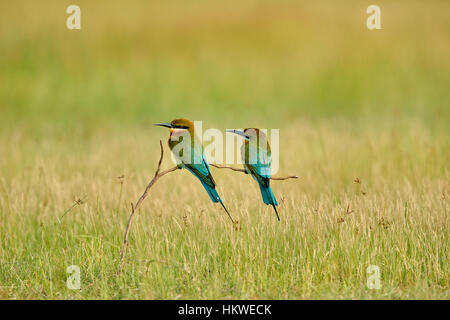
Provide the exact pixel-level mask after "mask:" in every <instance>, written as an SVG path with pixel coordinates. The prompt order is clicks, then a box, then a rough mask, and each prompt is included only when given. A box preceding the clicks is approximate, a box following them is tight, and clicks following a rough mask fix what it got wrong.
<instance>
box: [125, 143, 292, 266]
mask: <svg viewBox="0 0 450 320" xmlns="http://www.w3.org/2000/svg"><path fill="white" fill-rule="evenodd" d="M159 146H160V148H161V156H160V158H159V162H158V168H157V169H156V172H155V175H154V176H153V179H152V180H151V181H150V182H149V184H148V185H147V187H146V188H145V190H144V193H143V194H142V195H141V197H140V198H139V199H138V201H137V202H136V205H133V203H131V213H130V217H129V218H128V223H127V228H126V230H125V235H124V237H123V244H122V250H121V251H120V262H119V268H118V270H117V274H118V275H119V274H120V273H121V272H122V269H123V265H124V262H125V256H126V254H127V248H128V234H129V233H130V228H131V222H132V221H133V216H134V214H135V213H136V211H137V209H138V208H139V206H140V205H141V203H142V202H143V201H144V199H145V198H146V197H147V195H148V192H149V191H150V188H151V187H152V186H153V185H154V184H155V183H156V181H158V179H159V178H161V177H162V176H164V175H166V174H168V173H171V172H173V171H176V170H177V169H179V167H178V166H175V167H173V168H170V169H167V170H165V171H162V172H159V171H160V169H161V163H162V160H163V158H164V148H163V145H162V141H161V140H160V141H159ZM211 166H213V167H215V168H218V169H230V170H233V171H237V172H243V173H246V172H245V170H244V169H238V168H233V167H230V166H225V165H219V164H211ZM270 179H272V180H287V179H298V177H297V176H288V177H271V178H270Z"/></svg>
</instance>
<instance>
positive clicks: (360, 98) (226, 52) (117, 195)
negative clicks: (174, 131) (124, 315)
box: [0, 0, 450, 299]
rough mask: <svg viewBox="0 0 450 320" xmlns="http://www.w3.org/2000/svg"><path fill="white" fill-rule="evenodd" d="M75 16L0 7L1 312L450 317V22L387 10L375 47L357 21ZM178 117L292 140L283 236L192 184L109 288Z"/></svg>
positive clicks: (419, 4)
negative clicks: (448, 305)
mask: <svg viewBox="0 0 450 320" xmlns="http://www.w3.org/2000/svg"><path fill="white" fill-rule="evenodd" d="M76 2H77V4H79V5H80V7H81V15H82V29H81V30H72V31H69V30H67V29H66V27H65V20H66V18H67V16H68V15H67V14H66V13H65V11H66V7H67V6H68V5H69V4H72V3H73V2H72V1H58V2H51V1H40V2H39V4H38V3H34V2H33V3H31V2H30V1H22V0H20V1H2V2H0V298H1V299H141V298H145V299H183V298H185V299H212V298H213V299H218V298H226V299H228V298H230V299H239V298H240V299H266V298H273V299H312V298H314V299H326V298H331V299H449V298H450V296H449V295H450V282H449V280H450V279H449V278H450V270H449V269H450V268H449V260H450V259H449V258H450V256H449V255H450V252H449V243H450V242H449V240H450V239H449V235H450V232H449V218H450V215H449V212H450V200H449V199H450V171H449V163H450V91H449V88H450V59H449V57H450V42H449V41H448V40H449V39H450V3H449V2H448V1H437V0H436V1H428V2H424V1H400V0H399V1H385V0H380V1H378V3H377V4H379V5H380V7H381V15H382V27H383V29H382V30H376V31H369V30H368V29H367V28H366V22H365V19H366V17H367V15H366V13H365V10H366V7H367V6H368V5H369V4H372V3H365V2H364V1H343V2H340V3H339V4H337V3H336V2H335V1H331V0H330V1H316V2H314V3H310V2H302V1H287V0H283V1H256V0H255V1H251V0H244V1H233V2H223V1H192V2H191V3H189V2H187V1H170V2H168V1H151V2H149V1H136V2H134V3H133V4H131V3H128V2H124V1H123V2H114V3H111V2H106V1H95V2H93V1H87V0H81V1H76ZM178 117H186V118H190V119H193V120H203V121H204V123H203V126H204V129H206V128H208V127H215V128H219V129H221V130H225V129H226V128H239V127H249V126H250V127H253V126H255V127H261V128H279V129H280V140H281V144H280V171H279V173H278V174H279V175H288V174H296V175H298V176H299V179H298V180H287V181H273V182H272V187H273V190H274V193H275V195H276V196H277V198H278V200H279V202H280V206H279V212H280V216H281V222H278V221H277V220H276V218H275V215H274V213H273V211H272V209H271V208H269V207H266V206H265V205H263V204H262V201H261V198H260V194H259V190H258V187H257V185H256V184H255V183H254V182H253V181H251V179H250V178H249V177H248V176H246V175H243V174H241V173H237V172H231V171H228V170H219V169H214V168H213V169H212V170H213V175H214V177H215V180H216V182H217V183H218V191H219V193H220V194H221V196H222V199H223V200H224V202H225V204H226V205H227V206H228V208H229V210H230V211H231V213H232V215H233V216H234V217H235V218H236V219H237V220H238V221H239V224H238V225H237V226H232V225H231V223H230V222H229V220H228V219H227V217H226V215H225V214H224V212H223V211H222V210H221V208H220V207H219V206H218V205H214V204H213V203H211V202H210V201H209V199H208V196H207V194H206V192H205V191H204V190H203V189H202V187H201V185H200V183H198V181H197V180H196V179H195V178H194V177H193V176H191V175H190V174H189V173H187V172H184V170H183V171H177V172H175V173H171V174H169V175H167V176H165V177H163V178H161V180H159V181H158V182H157V184H156V185H155V186H154V188H153V189H152V190H151V193H150V195H149V197H148V198H147V199H146V200H145V202H144V203H143V205H142V207H141V210H140V211H139V213H138V214H137V215H136V217H135V220H134V222H133V226H132V229H131V233H130V239H129V241H130V243H129V248H128V249H129V251H128V255H127V260H126V264H125V266H124V270H123V272H122V273H121V274H120V275H119V276H117V275H116V271H117V267H118V263H119V253H120V248H121V245H122V241H123V234H124V231H125V227H126V223H127V219H128V215H129V211H130V210H129V208H130V202H135V201H136V200H137V198H138V197H139V196H140V194H141V193H142V191H143V189H144V188H145V186H146V184H147V182H148V181H149V180H150V178H151V177H152V176H153V173H154V171H155V169H156V166H157V161H158V159H159V146H158V144H159V140H160V139H162V140H163V141H165V140H166V139H167V137H168V132H166V130H164V129H161V128H156V127H153V126H152V125H151V124H152V123H154V122H167V121H170V120H172V119H174V118H178ZM164 146H166V144H165V143H164ZM166 151H167V149H166ZM171 166H172V163H171V162H170V161H169V158H168V157H166V159H165V161H164V163H163V167H164V168H169V167H171ZM120 176H123V178H120V179H119V178H118V177H120ZM78 199H82V200H83V201H82V202H79V203H78V204H77V203H76V202H75V201H76V200H78ZM70 265H77V266H79V267H80V270H81V290H70V289H68V288H67V287H66V279H67V277H68V276H69V275H68V274H67V273H66V268H67V267H68V266H70ZM370 265H376V266H378V267H379V268H380V272H381V289H379V290H371V289H368V287H367V286H366V282H367V279H368V276H369V275H368V274H367V273H366V269H367V267H368V266H370Z"/></svg>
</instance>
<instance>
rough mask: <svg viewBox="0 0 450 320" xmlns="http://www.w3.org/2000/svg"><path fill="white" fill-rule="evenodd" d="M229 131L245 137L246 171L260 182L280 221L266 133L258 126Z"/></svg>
mask: <svg viewBox="0 0 450 320" xmlns="http://www.w3.org/2000/svg"><path fill="white" fill-rule="evenodd" d="M227 131H228V132H232V133H235V134H238V135H240V136H242V137H243V138H244V139H245V140H244V143H243V144H242V147H241V156H242V160H243V162H244V169H245V172H246V173H249V174H251V176H252V177H253V179H255V180H256V182H258V184H259V188H260V190H261V195H262V198H263V201H264V203H265V204H267V205H271V206H272V207H273V209H274V210H275V213H276V215H277V218H278V221H280V216H279V215H278V211H277V208H276V206H277V205H278V202H277V199H275V196H274V194H273V192H272V189H271V188H270V169H271V165H272V157H271V151H270V145H269V142H268V141H267V137H266V135H265V134H264V132H262V131H261V130H259V129H257V128H247V129H245V130H244V131H239V130H227Z"/></svg>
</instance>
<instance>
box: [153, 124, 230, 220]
mask: <svg viewBox="0 0 450 320" xmlns="http://www.w3.org/2000/svg"><path fill="white" fill-rule="evenodd" d="M154 125H155V126H162V127H166V128H169V131H170V135H169V140H168V144H169V148H170V150H171V151H172V153H173V155H174V156H175V159H176V160H177V163H178V167H179V168H181V169H187V170H188V171H189V172H191V173H192V174H193V175H194V176H195V177H196V178H197V179H198V180H200V182H201V184H202V185H203V187H204V188H205V190H206V192H208V195H209V197H210V198H211V201H212V202H214V203H217V202H219V203H220V204H221V205H222V207H223V208H224V210H225V212H226V213H227V214H228V217H229V218H230V219H231V222H233V223H234V220H233V218H232V217H231V215H230V213H229V212H228V210H227V208H226V207H225V205H224V204H223V202H222V199H221V198H220V196H219V194H218V193H217V190H216V182H215V181H214V178H213V177H212V174H211V169H210V167H209V164H208V161H207V159H206V157H205V153H204V148H203V145H202V143H201V141H200V139H199V138H198V137H197V136H196V134H195V130H194V123H193V122H192V121H191V120H188V119H175V120H173V121H171V122H170V123H155V124H154Z"/></svg>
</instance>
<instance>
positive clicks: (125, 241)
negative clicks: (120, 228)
mask: <svg viewBox="0 0 450 320" xmlns="http://www.w3.org/2000/svg"><path fill="white" fill-rule="evenodd" d="M159 146H160V147H161V156H160V158H159V162H158V168H157V169H156V172H155V175H154V177H153V179H152V180H151V181H150V182H149V184H148V185H147V187H146V188H145V190H144V193H143V194H142V195H141V197H140V198H139V200H138V201H137V202H136V205H133V203H131V213H130V217H129V218H128V224H127V229H126V230H125V235H124V238H123V245H122V250H121V252H120V262H119V269H118V271H117V274H120V273H121V272H122V268H123V263H124V262H125V256H126V254H127V248H128V234H129V233H130V228H131V222H132V221H133V216H134V214H135V213H136V211H137V209H138V208H139V206H140V205H141V203H142V201H144V199H145V198H146V197H147V195H148V192H149V190H150V188H151V187H152V186H153V185H154V184H155V182H156V181H157V180H158V179H159V178H161V177H162V176H164V175H166V174H168V173H170V172H173V171H175V170H177V169H178V167H177V166H175V167H173V168H170V169H167V170H165V171H162V172H161V173H160V172H159V171H160V169H161V163H162V160H163V158H164V148H163V145H162V142H161V140H160V141H159Z"/></svg>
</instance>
